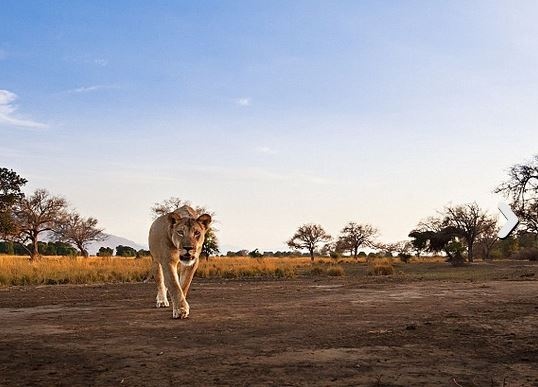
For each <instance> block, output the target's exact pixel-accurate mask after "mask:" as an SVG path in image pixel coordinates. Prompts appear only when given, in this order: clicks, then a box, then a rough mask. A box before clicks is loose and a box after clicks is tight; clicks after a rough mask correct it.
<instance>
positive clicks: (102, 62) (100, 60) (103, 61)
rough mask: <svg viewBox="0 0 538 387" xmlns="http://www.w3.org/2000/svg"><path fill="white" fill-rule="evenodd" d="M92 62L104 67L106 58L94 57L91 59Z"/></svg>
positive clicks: (106, 61)
mask: <svg viewBox="0 0 538 387" xmlns="http://www.w3.org/2000/svg"><path fill="white" fill-rule="evenodd" d="M93 63H95V64H96V65H97V66H101V67H105V66H106V65H107V64H108V60H107V59H103V58H96V59H94V60H93Z"/></svg>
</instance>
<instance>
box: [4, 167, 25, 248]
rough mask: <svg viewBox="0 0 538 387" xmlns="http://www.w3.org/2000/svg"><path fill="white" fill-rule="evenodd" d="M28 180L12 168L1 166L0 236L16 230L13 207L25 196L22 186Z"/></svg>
mask: <svg viewBox="0 0 538 387" xmlns="http://www.w3.org/2000/svg"><path fill="white" fill-rule="evenodd" d="M27 182H28V181H27V180H26V179H25V178H22V177H20V176H19V175H18V174H17V173H16V172H15V171H13V170H12V169H7V168H0V237H3V238H6V237H8V236H9V235H11V234H12V233H14V232H16V224H15V222H14V219H13V209H14V208H13V207H14V206H15V205H16V204H17V203H18V202H19V201H20V200H21V199H22V198H24V194H23V193H22V192H21V187H22V186H23V185H25V184H26V183H27Z"/></svg>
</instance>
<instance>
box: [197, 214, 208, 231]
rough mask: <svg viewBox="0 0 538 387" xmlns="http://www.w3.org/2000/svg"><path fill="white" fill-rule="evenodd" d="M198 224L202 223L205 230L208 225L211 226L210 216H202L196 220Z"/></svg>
mask: <svg viewBox="0 0 538 387" xmlns="http://www.w3.org/2000/svg"><path fill="white" fill-rule="evenodd" d="M196 220H197V221H198V222H200V223H202V225H203V226H204V228H205V229H206V230H207V229H208V227H209V225H210V224H211V215H208V214H203V215H200V216H199V217H198V219H196Z"/></svg>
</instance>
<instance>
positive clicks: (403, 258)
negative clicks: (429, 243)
mask: <svg viewBox="0 0 538 387" xmlns="http://www.w3.org/2000/svg"><path fill="white" fill-rule="evenodd" d="M398 257H400V261H402V262H403V263H408V262H409V260H410V259H411V254H400V255H398Z"/></svg>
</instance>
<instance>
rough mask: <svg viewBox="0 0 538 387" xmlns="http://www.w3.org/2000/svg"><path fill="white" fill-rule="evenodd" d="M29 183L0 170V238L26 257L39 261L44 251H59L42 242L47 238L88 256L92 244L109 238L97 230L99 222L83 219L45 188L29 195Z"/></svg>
mask: <svg viewBox="0 0 538 387" xmlns="http://www.w3.org/2000/svg"><path fill="white" fill-rule="evenodd" d="M27 182H28V181H27V180H26V179H25V178H23V177H21V176H19V175H18V174H17V173H16V172H15V171H13V170H11V169H7V168H0V239H1V240H3V241H5V242H11V243H12V244H13V245H12V246H13V250H14V251H15V250H17V251H18V250H19V248H22V249H24V250H25V252H26V254H25V255H30V258H31V259H36V258H38V257H39V256H40V255H41V254H45V253H44V252H45V251H51V250H54V249H56V250H57V247H56V245H54V243H53V244H49V243H46V244H44V242H41V241H40V239H42V236H43V235H47V236H48V237H52V239H54V242H62V243H64V244H67V245H69V246H71V247H73V248H77V249H78V251H79V253H80V255H82V256H85V257H87V256H88V250H87V246H88V244H89V243H91V242H96V241H102V240H105V239H106V235H105V234H104V233H103V229H101V228H99V227H97V223H98V222H97V219H95V218H92V217H89V218H84V217H82V216H81V215H80V214H79V213H78V212H77V211H76V210H74V209H71V208H69V206H68V204H67V201H66V200H65V199H64V198H63V197H61V196H57V195H52V194H51V193H50V192H48V191H47V190H45V189H36V190H35V191H34V192H32V193H31V194H30V195H28V196H26V195H25V194H24V193H23V192H22V187H23V186H24V185H25V184H26V183H27ZM60 250H61V251H63V248H60Z"/></svg>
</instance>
